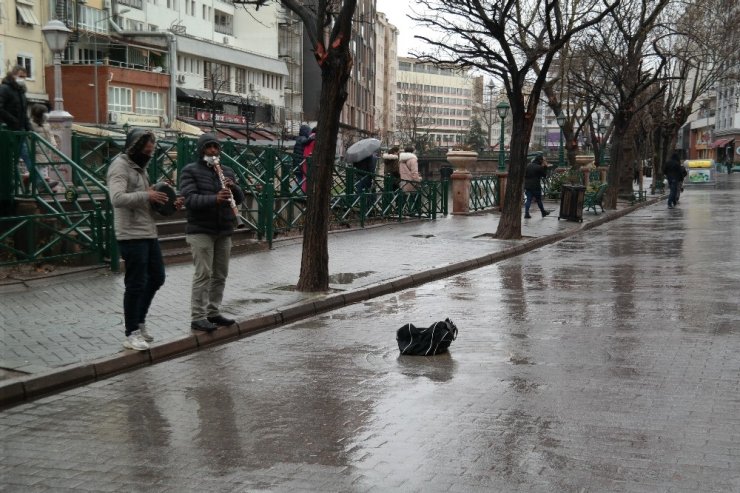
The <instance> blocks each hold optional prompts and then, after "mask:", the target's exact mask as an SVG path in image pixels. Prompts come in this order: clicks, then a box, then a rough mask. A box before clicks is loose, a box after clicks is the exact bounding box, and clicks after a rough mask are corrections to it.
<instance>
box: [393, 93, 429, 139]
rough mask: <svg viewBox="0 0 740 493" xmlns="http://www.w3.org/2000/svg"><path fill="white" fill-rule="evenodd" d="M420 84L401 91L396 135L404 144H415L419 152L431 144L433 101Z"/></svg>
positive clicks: (397, 111)
mask: <svg viewBox="0 0 740 493" xmlns="http://www.w3.org/2000/svg"><path fill="white" fill-rule="evenodd" d="M420 86H421V85H420V84H411V85H410V87H409V88H408V89H403V91H399V92H398V94H399V96H400V101H399V102H398V105H397V106H396V115H397V124H396V135H397V136H398V137H399V138H400V140H401V142H403V143H411V144H413V145H414V146H415V147H416V148H417V150H418V151H421V150H423V149H424V147H426V145H427V143H428V142H429V130H428V129H429V126H430V120H431V100H430V97H429V96H427V95H425V94H424V91H423V90H422V89H423V88H422V87H420Z"/></svg>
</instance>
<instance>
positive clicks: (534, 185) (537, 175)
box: [524, 156, 550, 219]
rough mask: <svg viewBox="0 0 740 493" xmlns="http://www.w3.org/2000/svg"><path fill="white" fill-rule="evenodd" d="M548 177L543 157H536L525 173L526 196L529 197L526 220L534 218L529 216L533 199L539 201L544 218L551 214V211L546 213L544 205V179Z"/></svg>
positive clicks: (525, 209) (525, 208)
mask: <svg viewBox="0 0 740 493" xmlns="http://www.w3.org/2000/svg"><path fill="white" fill-rule="evenodd" d="M546 176H547V164H546V163H545V159H544V158H543V157H542V156H537V157H535V158H534V159H533V160H532V162H531V163H529V164H528V165H527V168H526V170H525V171H524V194H525V195H526V197H527V200H526V201H525V202H524V218H525V219H530V218H531V217H532V216H530V215H529V206H530V205H532V199H535V200H536V201H537V206H538V207H539V208H540V212H542V217H545V216H547V215H549V214H550V211H546V210H545V206H544V205H542V179H543V178H545V177H546Z"/></svg>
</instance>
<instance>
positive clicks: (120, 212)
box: [107, 128, 182, 351]
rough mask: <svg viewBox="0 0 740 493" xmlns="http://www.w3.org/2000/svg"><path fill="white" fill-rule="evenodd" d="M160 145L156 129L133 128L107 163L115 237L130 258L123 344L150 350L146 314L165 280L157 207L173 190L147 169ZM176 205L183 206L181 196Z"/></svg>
mask: <svg viewBox="0 0 740 493" xmlns="http://www.w3.org/2000/svg"><path fill="white" fill-rule="evenodd" d="M155 144H156V140H155V137H154V134H153V133H151V132H149V131H146V130H143V129H140V128H133V129H131V130H129V132H128V134H127V135H126V143H125V145H124V151H123V152H122V153H121V154H119V155H118V156H116V158H115V159H113V162H111V164H110V167H109V168H108V180H107V184H108V190H109V193H110V200H111V204H112V205H113V217H114V228H115V233H116V240H117V242H118V249H119V251H120V252H121V257H122V258H123V260H124V262H125V263H126V273H125V275H124V280H123V283H124V286H125V290H124V293H123V318H124V327H125V336H126V338H125V339H124V341H123V347H125V348H126V349H135V350H137V351H143V350H146V349H149V343H150V342H152V341H153V340H154V337H153V336H152V335H151V334H150V333H149V331H148V330H147V328H146V317H147V314H148V312H149V306H150V305H151V303H152V299H154V295H155V294H156V292H157V290H159V288H160V287H162V285H163V284H164V280H165V272H164V261H163V259H162V251H161V249H160V247H159V240H158V238H157V224H156V220H155V216H154V209H153V206H155V205H157V204H160V205H162V204H165V203H167V201H168V195H167V194H166V193H164V192H159V191H156V190H154V188H153V187H151V186H149V178H148V177H147V172H146V168H147V165H148V164H149V161H150V160H151V158H152V156H153V155H154V149H155ZM174 205H175V207H176V208H179V207H181V206H182V199H178V200H177V201H176V202H175V204H174Z"/></svg>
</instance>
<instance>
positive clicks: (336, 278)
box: [329, 270, 375, 284]
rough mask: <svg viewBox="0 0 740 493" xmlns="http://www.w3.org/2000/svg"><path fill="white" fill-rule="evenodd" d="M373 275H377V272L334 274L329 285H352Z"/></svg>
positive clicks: (330, 277)
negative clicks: (357, 280) (356, 280)
mask: <svg viewBox="0 0 740 493" xmlns="http://www.w3.org/2000/svg"><path fill="white" fill-rule="evenodd" d="M371 274H375V271H374V270H367V271H365V272H340V273H339V274H332V275H330V276H329V284H352V283H353V282H354V281H355V279H360V278H362V277H367V276H369V275H371Z"/></svg>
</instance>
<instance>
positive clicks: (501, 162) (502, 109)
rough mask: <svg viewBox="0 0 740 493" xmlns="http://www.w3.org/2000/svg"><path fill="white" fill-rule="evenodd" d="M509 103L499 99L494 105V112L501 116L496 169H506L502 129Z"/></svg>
mask: <svg viewBox="0 0 740 493" xmlns="http://www.w3.org/2000/svg"><path fill="white" fill-rule="evenodd" d="M509 108H510V106H509V103H507V102H506V101H501V102H500V103H499V104H497V105H496V112H498V116H499V118H501V138H500V140H499V150H498V170H499V171H504V170H506V151H504V130H505V128H504V127H505V125H506V116H507V115H508V114H509Z"/></svg>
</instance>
